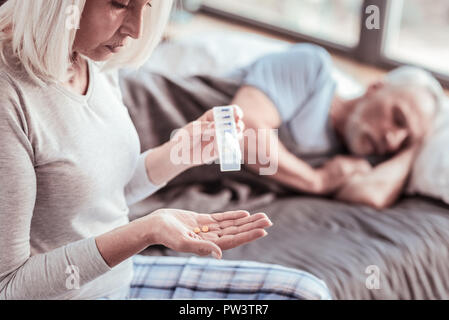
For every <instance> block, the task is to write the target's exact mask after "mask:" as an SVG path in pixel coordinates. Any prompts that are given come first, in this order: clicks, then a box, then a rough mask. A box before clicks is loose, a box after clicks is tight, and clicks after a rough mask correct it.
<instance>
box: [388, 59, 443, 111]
mask: <svg viewBox="0 0 449 320" xmlns="http://www.w3.org/2000/svg"><path fill="white" fill-rule="evenodd" d="M385 81H386V83H388V84H392V85H399V86H420V87H423V88H425V89H427V90H428V91H429V93H431V94H432V95H433V97H434V98H435V101H436V104H435V107H436V108H435V111H436V112H435V116H436V117H438V115H439V114H440V113H442V112H449V106H448V97H447V96H446V95H445V93H444V90H443V88H442V87H441V85H440V83H439V82H438V80H437V79H436V78H435V77H434V76H433V75H432V74H431V73H430V72H428V71H426V70H423V69H421V68H417V67H412V66H404V67H399V68H397V69H395V70H393V71H391V72H390V73H388V74H387V76H386V77H385Z"/></svg>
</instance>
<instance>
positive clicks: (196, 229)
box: [193, 227, 201, 233]
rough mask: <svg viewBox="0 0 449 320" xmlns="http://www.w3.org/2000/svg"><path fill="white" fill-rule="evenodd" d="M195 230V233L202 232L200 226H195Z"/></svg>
mask: <svg viewBox="0 0 449 320" xmlns="http://www.w3.org/2000/svg"><path fill="white" fill-rule="evenodd" d="M193 232H195V233H200V232H201V230H200V228H198V227H197V228H195V229H193Z"/></svg>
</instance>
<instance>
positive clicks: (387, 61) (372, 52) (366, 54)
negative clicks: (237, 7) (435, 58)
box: [200, 0, 449, 88]
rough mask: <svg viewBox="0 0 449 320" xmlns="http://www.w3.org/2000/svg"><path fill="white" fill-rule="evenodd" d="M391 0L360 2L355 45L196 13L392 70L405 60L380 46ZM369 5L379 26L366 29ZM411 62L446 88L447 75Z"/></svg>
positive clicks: (208, 10) (217, 12)
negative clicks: (389, 54)
mask: <svg viewBox="0 0 449 320" xmlns="http://www.w3.org/2000/svg"><path fill="white" fill-rule="evenodd" d="M393 1H397V0H364V1H363V4H362V12H361V23H360V27H361V29H360V38H359V43H358V44H357V45H356V46H355V47H348V46H345V45H342V44H339V43H335V42H332V41H328V40H324V39H320V38H316V37H313V36H310V35H307V34H304V33H301V32H299V31H295V30H291V29H287V28H283V27H279V26H276V25H273V24H270V23H266V22H263V21H259V20H257V19H253V18H248V17H244V16H241V15H239V14H237V13H231V12H228V11H224V10H221V9H218V8H215V7H213V6H209V5H206V4H202V5H201V7H200V12H202V13H205V14H208V15H211V16H215V17H219V18H225V19H227V20H231V21H233V22H235V23H238V24H241V25H246V26H250V27H256V28H259V29H261V30H264V31H266V32H269V33H271V34H273V35H277V36H281V37H283V38H285V39H286V40H290V41H298V42H310V43H313V44H317V45H320V46H322V47H324V48H325V49H327V50H329V51H331V52H335V53H337V54H340V55H343V56H346V57H349V58H352V59H355V60H357V61H358V62H361V63H364V64H368V65H372V66H376V67H380V68H382V69H386V70H392V69H394V68H397V67H399V66H402V65H404V64H406V63H405V62H401V61H399V60H395V59H392V58H389V57H387V56H386V55H385V54H384V45H385V43H386V39H387V38H386V37H387V36H388V34H387V30H388V28H387V27H388V23H389V21H390V16H391V13H392V10H393V9H392V6H393ZM371 5H375V6H377V7H378V8H379V9H380V28H379V29H373V30H368V29H367V28H366V27H365V21H366V19H367V17H368V16H369V14H370V13H367V10H366V9H367V8H368V7H369V6H371ZM448 59H449V57H448ZM407 64H410V63H407ZM415 65H416V66H419V67H421V68H425V69H427V70H428V71H429V72H431V73H432V74H433V75H434V76H435V77H436V78H437V79H438V80H439V81H440V82H441V84H442V85H443V86H444V87H445V88H449V74H444V73H439V72H435V71H434V70H429V69H428V68H426V67H425V66H421V65H419V64H415Z"/></svg>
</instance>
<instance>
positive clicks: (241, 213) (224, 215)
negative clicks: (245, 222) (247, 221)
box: [209, 210, 250, 222]
mask: <svg viewBox="0 0 449 320" xmlns="http://www.w3.org/2000/svg"><path fill="white" fill-rule="evenodd" d="M249 215H250V214H249V212H248V211H245V210H237V211H227V212H220V213H213V214H211V215H209V216H210V217H211V218H213V219H214V220H215V222H222V221H227V220H238V219H241V218H245V217H248V216H249Z"/></svg>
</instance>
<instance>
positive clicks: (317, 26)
mask: <svg viewBox="0 0 449 320" xmlns="http://www.w3.org/2000/svg"><path fill="white" fill-rule="evenodd" d="M203 4H204V5H207V6H211V7H214V8H217V9H220V10H223V11H225V12H230V13H233V14H236V15H239V16H243V17H246V18H249V19H254V20H257V21H261V22H265V23H267V24H270V25H275V26H278V27H281V28H285V29H288V30H292V31H297V32H300V33H303V34H307V35H310V36H312V37H316V38H320V39H324V40H332V41H335V42H337V43H339V44H341V45H344V46H347V47H355V46H356V45H357V44H358V41H359V33H360V13H361V8H362V4H363V0H226V1H223V0H204V1H203Z"/></svg>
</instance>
